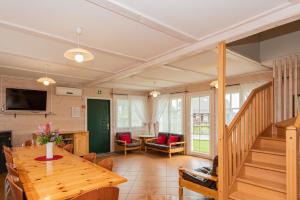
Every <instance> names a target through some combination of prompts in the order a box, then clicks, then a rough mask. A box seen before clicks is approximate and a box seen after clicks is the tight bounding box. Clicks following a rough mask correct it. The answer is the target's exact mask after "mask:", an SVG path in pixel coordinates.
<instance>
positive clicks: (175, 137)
mask: <svg viewBox="0 0 300 200" xmlns="http://www.w3.org/2000/svg"><path fill="white" fill-rule="evenodd" d="M179 139H180V137H179V136H176V135H170V137H169V140H168V143H167V144H168V145H169V144H170V143H173V142H178V141H179Z"/></svg>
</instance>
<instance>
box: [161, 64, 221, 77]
mask: <svg viewBox="0 0 300 200" xmlns="http://www.w3.org/2000/svg"><path fill="white" fill-rule="evenodd" d="M164 66H168V67H173V68H174V69H179V70H183V71H187V72H193V73H196V74H201V75H203V76H208V77H210V78H216V77H217V75H214V74H209V73H205V72H199V71H196V70H192V69H186V68H184V67H177V66H175V65H174V64H172V65H171V64H165V65H164Z"/></svg>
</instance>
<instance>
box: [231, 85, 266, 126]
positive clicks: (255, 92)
mask: <svg viewBox="0 0 300 200" xmlns="http://www.w3.org/2000/svg"><path fill="white" fill-rule="evenodd" d="M270 86H272V82H268V83H266V84H264V85H262V86H260V87H258V88H256V89H254V90H252V92H251V93H250V95H249V96H248V98H247V100H246V101H245V102H244V104H243V105H242V107H241V108H240V110H239V112H238V113H237V114H236V115H235V116H234V118H233V119H232V121H231V122H230V124H229V125H228V130H229V131H231V130H232V128H233V127H234V124H235V123H236V121H238V120H240V118H241V116H242V114H244V112H245V110H246V108H247V107H248V106H249V104H250V102H252V100H253V98H254V97H255V95H256V94H257V93H259V92H260V91H263V90H265V89H266V88H268V87H270Z"/></svg>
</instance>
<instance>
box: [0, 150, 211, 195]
mask: <svg viewBox="0 0 300 200" xmlns="http://www.w3.org/2000/svg"><path fill="white" fill-rule="evenodd" d="M111 157H112V158H113V160H114V169H113V171H115V172H117V173H118V174H120V175H122V176H124V177H126V178H127V179H128V182H126V183H124V184H121V185H120V186H119V188H120V198H119V199H120V200H177V199H178V167H180V166H182V167H185V168H188V169H193V168H199V167H201V166H209V165H210V161H208V160H204V159H200V158H196V157H192V156H182V155H174V156H173V157H172V158H171V159H169V158H168V156H167V155H164V154H162V155H161V154H159V153H155V152H153V153H152V152H151V153H147V154H145V153H129V154H128V155H127V156H126V157H125V156H123V155H121V154H117V155H113V156H111ZM100 159H101V158H98V160H100ZM4 178H5V174H0V187H1V188H0V199H3V188H4V186H3V183H4ZM184 199H185V200H204V199H207V198H205V197H203V196H201V195H199V194H197V193H194V192H191V191H188V190H184Z"/></svg>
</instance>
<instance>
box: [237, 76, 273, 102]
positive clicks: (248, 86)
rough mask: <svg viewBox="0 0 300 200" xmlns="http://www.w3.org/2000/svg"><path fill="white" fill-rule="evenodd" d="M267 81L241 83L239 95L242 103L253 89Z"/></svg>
mask: <svg viewBox="0 0 300 200" xmlns="http://www.w3.org/2000/svg"><path fill="white" fill-rule="evenodd" d="M265 83H267V82H266V81H257V82H253V83H243V84H241V95H242V103H244V101H246V99H247V98H248V96H249V95H250V93H251V92H252V90H253V89H255V88H257V87H259V86H261V85H263V84H265Z"/></svg>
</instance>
